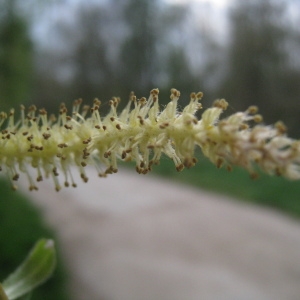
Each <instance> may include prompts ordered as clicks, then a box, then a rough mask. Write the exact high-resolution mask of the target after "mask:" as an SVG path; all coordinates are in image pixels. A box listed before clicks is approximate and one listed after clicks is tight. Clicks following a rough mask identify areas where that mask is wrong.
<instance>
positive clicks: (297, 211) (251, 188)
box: [153, 153, 300, 218]
mask: <svg viewBox="0 0 300 300" xmlns="http://www.w3.org/2000/svg"><path fill="white" fill-rule="evenodd" d="M198 158H199V161H198V163H197V164H196V166H195V167H193V168H191V169H189V170H183V171H182V172H181V173H177V172H176V171H175V170H174V166H173V165H172V162H171V161H170V160H169V159H166V158H165V159H162V160H161V164H160V165H159V166H155V167H154V168H153V171H154V172H155V173H157V174H160V175H162V176H167V177H168V178H170V179H171V180H176V181H181V182H184V183H186V184H189V185H193V186H196V187H201V188H204V189H206V190H210V191H213V192H217V193H222V194H225V195H228V196H233V197H236V198H237V199H241V201H248V202H253V203H257V204H260V205H263V206H267V207H270V208H274V209H276V210H278V211H281V212H285V213H287V214H289V215H291V216H294V217H296V218H300V202H299V197H300V186H299V182H298V181H296V182H295V181H289V180H286V179H284V178H282V177H270V176H267V175H265V174H262V173H260V176H259V177H258V178H257V179H251V178H250V176H249V173H248V172H246V171H245V170H243V169H241V168H238V167H236V168H234V170H233V171H232V172H229V171H227V170H226V168H221V169H217V168H216V167H215V166H214V165H212V164H211V163H210V162H209V161H208V160H207V159H206V158H204V157H203V156H202V154H200V153H198Z"/></svg>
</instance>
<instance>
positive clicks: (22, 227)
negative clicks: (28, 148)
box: [0, 178, 69, 300]
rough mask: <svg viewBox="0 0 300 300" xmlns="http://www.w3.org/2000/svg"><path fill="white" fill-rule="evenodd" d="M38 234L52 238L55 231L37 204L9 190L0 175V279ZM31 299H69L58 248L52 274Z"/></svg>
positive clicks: (30, 246) (24, 253)
mask: <svg viewBox="0 0 300 300" xmlns="http://www.w3.org/2000/svg"><path fill="white" fill-rule="evenodd" d="M40 238H51V239H54V240H55V235H54V232H53V231H52V230H51V229H50V228H49V227H48V226H46V225H45V224H44V222H43V220H42V217H41V215H40V212H39V211H38V210H37V208H35V207H34V206H33V205H32V204H31V203H30V202H29V201H28V200H27V199H26V198H25V197H24V196H22V195H21V194H20V193H18V192H13V191H12V190H11V187H10V185H9V184H8V183H7V182H6V181H4V180H3V179H1V178H0V281H2V280H3V279H5V278H6V277H7V275H9V274H10V273H11V272H12V271H14V270H15V269H16V268H17V267H18V265H19V264H20V263H21V262H22V261H23V260H24V259H25V257H26V256H27V254H28V252H29V250H30V249H31V248H32V247H33V246H34V244H35V243H36V241H37V240H38V239H40ZM56 244H57V243H56ZM58 250H59V249H58ZM31 299H32V300H41V299H43V300H50V299H51V300H53V299H56V300H67V299H69V297H68V296H67V292H66V273H65V271H64V267H63V265H62V261H61V259H60V255H59V251H58V265H57V268H56V270H55V272H54V276H53V277H52V278H50V280H48V281H47V282H46V283H45V284H44V285H42V286H41V287H39V288H38V289H37V290H35V291H34V292H33V296H32V298H31Z"/></svg>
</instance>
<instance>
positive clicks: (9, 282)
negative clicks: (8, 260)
mask: <svg viewBox="0 0 300 300" xmlns="http://www.w3.org/2000/svg"><path fill="white" fill-rule="evenodd" d="M55 265H56V252H55V247H54V242H53V240H47V239H41V240H39V241H38V242H37V243H36V244H35V246H34V247H33V249H32V250H31V252H30V253H29V255H28V257H27V258H26V259H25V261H24V262H23V263H22V264H21V265H20V266H19V267H18V268H17V270H16V271H15V272H14V273H12V274H11V275H10V276H9V277H8V278H7V279H6V280H5V281H4V282H3V289H4V291H5V293H6V295H7V297H8V299H9V300H15V299H18V298H20V297H21V296H29V295H27V294H28V293H29V292H30V291H32V290H33V289H34V288H36V287H37V286H38V285H40V284H42V283H43V282H44V281H46V280H47V279H48V278H49V277H50V276H51V275H52V273H53V271H54V268H55ZM3 299H5V298H3ZM21 299H22V300H25V299H29V298H26V297H25V298H21ZM1 300H2V299H1Z"/></svg>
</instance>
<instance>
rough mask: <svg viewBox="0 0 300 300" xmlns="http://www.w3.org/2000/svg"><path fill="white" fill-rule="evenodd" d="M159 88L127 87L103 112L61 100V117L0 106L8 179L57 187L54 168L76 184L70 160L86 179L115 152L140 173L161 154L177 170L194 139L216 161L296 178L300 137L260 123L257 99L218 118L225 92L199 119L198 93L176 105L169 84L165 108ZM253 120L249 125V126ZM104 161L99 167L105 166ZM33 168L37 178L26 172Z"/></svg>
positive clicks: (190, 157) (1, 150)
mask: <svg viewBox="0 0 300 300" xmlns="http://www.w3.org/2000/svg"><path fill="white" fill-rule="evenodd" d="M158 94H159V91H158V89H153V90H152V91H151V92H150V96H149V98H148V100H146V98H141V99H139V100H137V99H136V97H135V96H134V94H133V93H132V94H131V96H130V100H129V102H128V104H127V106H126V107H125V109H124V110H123V111H122V112H121V113H118V112H117V106H118V104H119V101H120V99H119V98H113V99H112V100H110V102H109V103H110V106H111V109H110V112H109V113H108V114H107V115H106V116H105V117H101V116H100V112H99V108H100V104H101V103H100V101H99V100H98V99H95V100H94V103H93V106H92V107H88V106H83V108H82V109H81V108H80V107H81V104H82V103H81V102H82V101H81V100H77V101H75V102H74V105H73V109H72V112H71V113H69V114H68V111H67V108H66V107H65V105H61V107H60V110H59V115H58V117H57V118H56V117H53V116H50V117H49V118H48V116H47V112H46V111H45V110H44V109H41V110H39V111H37V109H36V107H35V106H32V107H30V108H29V110H28V113H26V114H25V108H24V107H21V117H20V119H19V120H18V121H17V122H15V120H14V118H15V116H14V110H11V112H10V113H9V115H7V114H5V113H3V112H2V113H1V114H0V126H1V128H2V127H4V126H5V127H6V128H2V131H1V133H0V137H1V138H0V167H1V170H2V172H4V173H6V174H7V176H8V177H9V178H10V180H11V182H12V187H13V188H14V189H16V188H17V186H16V185H15V184H14V181H17V180H18V178H19V173H24V174H26V175H27V177H28V180H29V189H30V190H35V189H37V186H36V182H38V181H41V180H43V178H44V177H49V176H50V177H52V178H53V181H54V184H55V188H56V190H60V189H61V185H60V183H59V182H58V177H57V176H58V174H59V172H62V173H63V174H64V177H65V182H64V185H65V186H69V185H70V184H71V185H72V186H74V187H75V186H76V184H75V182H74V180H73V177H72V173H71V171H70V167H71V166H74V165H75V166H77V167H78V170H79V172H80V176H81V178H82V180H83V181H84V182H87V181H88V178H87V176H86V173H85V170H84V167H85V166H86V165H89V164H91V165H94V166H95V167H96V169H97V170H98V173H99V176H101V177H105V176H106V175H107V174H110V173H115V172H117V170H118V167H117V161H118V159H120V160H124V161H135V162H136V170H137V172H138V173H143V174H145V173H147V172H149V171H150V170H151V168H152V166H153V165H155V164H157V163H159V160H160V158H161V155H162V154H165V155H167V156H168V157H169V158H171V159H172V160H173V161H174V164H175V167H176V169H177V171H181V170H182V169H183V168H184V167H187V168H189V167H192V166H194V165H195V164H196V161H197V160H196V158H195V156H194V150H195V146H199V147H200V148H201V150H202V152H203V154H204V155H205V156H207V157H208V158H209V159H210V160H211V161H212V162H213V163H214V164H215V165H216V166H217V167H221V166H222V165H226V166H227V167H228V168H230V167H231V166H232V165H238V166H242V167H244V168H246V169H247V170H248V171H249V172H250V174H251V175H252V176H255V174H256V173H255V171H254V169H253V166H254V165H258V166H259V167H260V168H261V169H262V170H263V171H265V172H267V173H269V174H277V175H282V176H285V177H287V178H290V179H300V142H299V141H297V140H293V139H290V138H288V137H287V136H286V129H285V126H284V125H283V124H282V123H281V122H278V123H277V124H275V125H274V126H265V125H262V124H261V121H262V117H261V116H260V115H258V114H257V108H256V107H250V108H248V109H247V110H246V111H245V112H237V113H234V114H232V115H231V116H229V117H227V118H224V119H220V115H221V113H222V112H223V111H224V110H225V109H226V108H227V105H228V104H227V102H226V101H225V100H224V99H221V100H217V101H215V103H214V105H213V107H211V108H208V109H206V110H205V111H204V112H203V114H202V117H201V119H200V120H198V119H197V117H196V116H195V113H196V112H197V111H198V110H199V109H201V108H202V105H201V104H200V103H199V101H200V100H201V98H202V93H201V92H199V93H192V94H191V96H190V102H189V104H188V105H187V106H186V107H185V108H184V109H183V110H182V111H179V110H178V105H177V103H178V100H179V96H180V92H179V91H177V90H176V89H172V90H171V97H170V98H171V101H170V102H169V103H168V104H167V106H166V107H165V108H164V109H162V110H161V109H160V107H159V103H158ZM251 125H252V126H251ZM103 166H104V169H103ZM29 168H34V169H36V174H37V175H36V179H33V178H32V176H31V175H30V174H29V171H28V170H29Z"/></svg>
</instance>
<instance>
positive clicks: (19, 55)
mask: <svg viewBox="0 0 300 300" xmlns="http://www.w3.org/2000/svg"><path fill="white" fill-rule="evenodd" d="M15 3H16V2H15V1H14V0H6V1H4V2H1V5H0V10H1V16H0V17H1V18H0V105H1V110H7V109H9V108H11V107H14V106H16V104H17V103H20V102H25V101H26V100H28V97H29V94H30V87H31V86H30V84H31V72H32V50H33V47H32V43H31V40H30V37H29V33H28V26H27V23H26V20H25V19H23V18H22V17H21V16H20V15H19V14H18V13H17V10H16V5H15Z"/></svg>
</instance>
